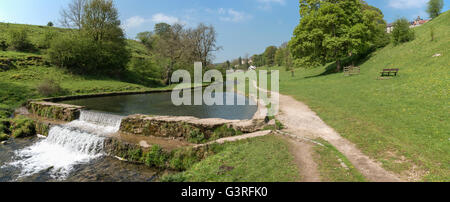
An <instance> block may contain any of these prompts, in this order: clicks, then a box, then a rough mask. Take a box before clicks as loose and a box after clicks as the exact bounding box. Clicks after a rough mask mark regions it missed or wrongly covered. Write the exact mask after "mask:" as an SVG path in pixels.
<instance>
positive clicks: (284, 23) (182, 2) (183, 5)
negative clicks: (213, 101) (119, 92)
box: [0, 0, 450, 62]
mask: <svg viewBox="0 0 450 202" xmlns="http://www.w3.org/2000/svg"><path fill="white" fill-rule="evenodd" d="M366 1H367V2H368V3H369V4H371V5H374V6H376V7H378V8H380V9H381V10H382V11H383V13H384V15H385V19H386V20H387V21H388V22H392V21H394V20H395V19H396V18H398V17H406V18H408V19H413V18H415V17H417V16H418V15H420V16H421V17H424V18H426V17H427V14H426V12H425V9H426V6H425V5H426V2H427V1H428V0H366ZM68 2H70V0H0V22H11V23H22V24H37V25H45V24H47V22H48V21H53V22H56V24H57V25H58V23H57V22H58V19H59V11H60V10H61V8H63V7H65V6H66V5H67V4H68ZM115 2H116V5H117V8H118V9H119V12H120V18H121V20H122V24H123V27H124V29H125V31H126V34H127V37H128V38H134V37H135V36H136V34H137V33H138V32H141V31H147V30H149V31H151V30H152V29H153V26H154V24H155V23H158V22H167V23H175V22H179V23H183V24H185V25H186V26H188V27H194V26H196V25H197V24H198V23H200V22H203V23H206V24H212V25H214V26H215V27H216V30H217V32H218V45H220V46H222V47H223V50H222V51H220V52H218V53H216V59H215V62H223V61H225V60H231V59H234V58H237V57H239V56H245V55H246V54H249V55H253V54H255V53H261V52H263V51H264V49H265V47H267V46H269V45H276V46H278V45H280V44H282V43H283V42H286V41H288V40H289V39H290V38H291V36H292V32H293V30H294V28H295V26H297V24H298V22H299V13H298V0H115ZM444 4H445V6H444V9H443V10H444V11H447V10H449V8H450V0H444Z"/></svg>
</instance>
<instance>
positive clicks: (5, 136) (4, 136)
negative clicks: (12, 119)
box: [0, 133, 9, 142]
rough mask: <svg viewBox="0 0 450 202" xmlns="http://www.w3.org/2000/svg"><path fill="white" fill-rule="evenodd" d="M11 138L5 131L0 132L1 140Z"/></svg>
mask: <svg viewBox="0 0 450 202" xmlns="http://www.w3.org/2000/svg"><path fill="white" fill-rule="evenodd" d="M8 139H9V136H8V135H6V134H3V133H0V142H1V141H6V140H8Z"/></svg>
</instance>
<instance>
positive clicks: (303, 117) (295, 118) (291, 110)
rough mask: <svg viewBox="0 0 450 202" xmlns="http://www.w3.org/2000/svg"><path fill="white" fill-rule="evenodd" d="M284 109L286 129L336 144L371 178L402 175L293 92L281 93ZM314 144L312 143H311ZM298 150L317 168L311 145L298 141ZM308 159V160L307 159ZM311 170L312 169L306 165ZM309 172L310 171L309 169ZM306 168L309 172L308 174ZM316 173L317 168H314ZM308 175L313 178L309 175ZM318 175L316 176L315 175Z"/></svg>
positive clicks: (281, 115) (384, 179) (392, 179)
mask: <svg viewBox="0 0 450 202" xmlns="http://www.w3.org/2000/svg"><path fill="white" fill-rule="evenodd" d="M279 97H280V113H279V114H278V116H277V118H278V120H279V121H281V122H282V123H283V124H284V125H285V126H286V127H287V128H286V132H288V133H290V134H292V135H295V136H298V137H303V138H311V139H314V138H319V137H320V138H322V139H324V140H326V141H328V142H329V143H330V144H332V145H333V146H334V147H336V149H338V150H339V151H340V152H341V153H342V154H344V155H345V156H346V157H347V158H348V160H349V161H350V162H351V163H352V164H353V165H354V166H355V168H356V169H358V170H359V172H361V174H363V175H364V176H365V177H366V178H367V179H368V180H369V181H372V182H397V181H400V179H399V178H398V177H397V176H396V175H395V174H393V173H391V172H388V171H386V170H384V169H383V168H382V167H381V165H380V164H379V163H377V162H376V161H374V160H372V159H370V158H369V157H368V156H366V155H364V154H363V153H362V152H361V151H360V150H359V149H358V148H357V147H356V145H355V144H353V143H351V142H350V141H348V140H346V139H345V138H343V137H341V136H340V135H339V134H338V133H337V132H335V131H334V130H333V129H332V128H331V127H329V126H328V125H327V124H325V123H324V122H323V121H322V120H321V119H320V118H319V117H318V116H317V115H316V113H314V112H313V111H311V109H309V107H308V106H306V105H305V104H303V103H301V102H299V101H297V100H295V99H294V98H292V97H290V96H285V95H281V94H280V95H279ZM309 147H310V146H309ZM298 150H299V151H298V152H294V153H293V154H294V156H297V155H302V157H295V158H296V159H297V158H299V159H303V160H300V162H303V163H310V164H311V165H303V166H301V167H300V168H314V167H315V168H317V166H316V165H313V164H315V163H314V161H313V159H310V158H312V154H311V152H312V149H308V146H307V145H298ZM307 159H308V160H307ZM306 170H308V169H306ZM308 172H309V171H308ZM308 172H305V174H308ZM310 173H312V174H314V172H310ZM314 175H315V174H314ZM305 178H306V179H309V178H308V177H306V176H305ZM311 178H312V179H315V176H311Z"/></svg>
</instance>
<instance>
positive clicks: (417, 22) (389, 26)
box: [386, 16, 431, 33]
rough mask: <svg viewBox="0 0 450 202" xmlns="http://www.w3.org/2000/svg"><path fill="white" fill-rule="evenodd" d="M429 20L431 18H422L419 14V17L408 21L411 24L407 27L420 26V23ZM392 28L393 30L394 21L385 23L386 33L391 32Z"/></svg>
mask: <svg viewBox="0 0 450 202" xmlns="http://www.w3.org/2000/svg"><path fill="white" fill-rule="evenodd" d="M430 20H431V19H428V20H424V19H422V18H420V16H419V17H417V19H416V20H414V21H412V22H410V24H411V25H410V26H409V28H414V27H418V26H421V25H423V24H425V23H427V22H429V21H430ZM393 30H394V23H389V24H388V25H387V28H386V32H387V33H391V32H392V31H393Z"/></svg>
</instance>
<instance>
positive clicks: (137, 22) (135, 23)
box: [123, 13, 186, 29]
mask: <svg viewBox="0 0 450 202" xmlns="http://www.w3.org/2000/svg"><path fill="white" fill-rule="evenodd" d="M161 22H164V23H167V24H175V23H180V24H186V22H184V21H181V20H180V19H178V18H177V17H173V16H168V15H165V14H163V13H157V14H154V15H153V16H152V17H151V18H149V19H148V18H143V17H141V16H133V17H131V18H128V19H126V20H125V23H124V25H123V28H124V29H133V28H139V27H141V26H142V25H148V24H149V23H161Z"/></svg>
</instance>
